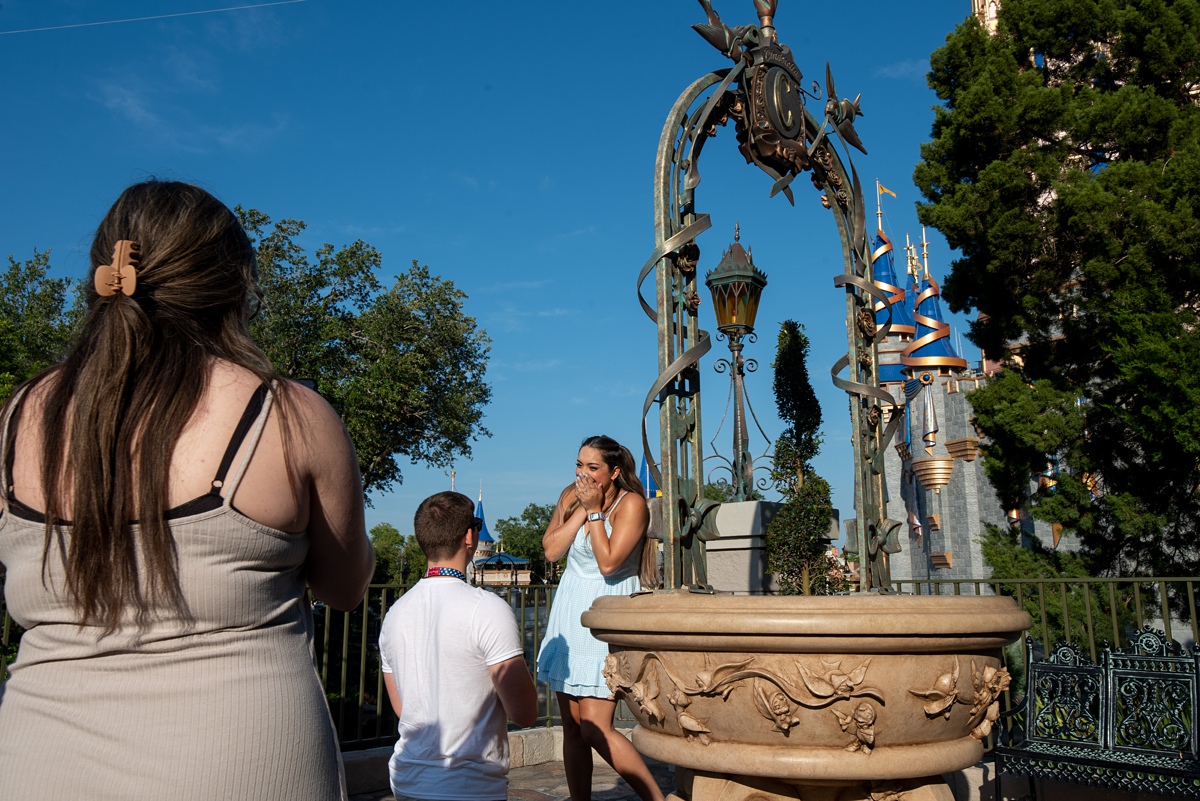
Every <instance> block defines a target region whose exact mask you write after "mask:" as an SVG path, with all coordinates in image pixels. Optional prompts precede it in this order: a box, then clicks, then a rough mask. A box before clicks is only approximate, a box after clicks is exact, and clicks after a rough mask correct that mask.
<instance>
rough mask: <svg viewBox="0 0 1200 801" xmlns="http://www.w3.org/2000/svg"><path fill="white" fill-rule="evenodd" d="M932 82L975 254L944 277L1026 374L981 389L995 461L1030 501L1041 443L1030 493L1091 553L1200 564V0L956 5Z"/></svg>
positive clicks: (1038, 511) (932, 185)
mask: <svg viewBox="0 0 1200 801" xmlns="http://www.w3.org/2000/svg"><path fill="white" fill-rule="evenodd" d="M929 83H930V86H931V87H932V88H933V89H934V91H936V92H937V95H938V97H939V98H940V99H941V100H942V101H943V103H944V105H943V106H941V107H938V108H937V109H936V111H935V113H936V116H935V120H934V124H933V131H932V137H933V138H932V141H930V142H929V143H927V144H925V145H923V146H922V150H921V153H922V158H923V161H922V163H921V164H919V165H918V166H917V168H916V171H915V173H914V179H915V181H916V183H917V185H918V186H919V187H920V189H921V191H922V193H923V194H924V196H925V198H926V199H927V200H928V201H929V202H928V203H927V204H924V205H922V206H921V207H920V209H919V214H920V217H921V220H922V222H925V223H927V224H929V225H932V226H934V227H936V228H938V229H939V230H940V231H942V233H943V234H945V236H946V239H947V241H948V242H949V244H950V245H951V247H954V248H956V249H958V250H959V251H960V253H961V257H960V258H959V259H958V260H956V261H955V262H954V263H953V265H952V271H951V273H950V276H949V277H948V279H947V280H946V282H945V284H944V287H943V289H944V291H943V296H944V297H945V298H946V299H947V301H948V302H949V304H950V307H951V308H952V309H954V310H955V311H966V310H970V309H972V308H973V309H977V310H978V311H979V313H980V314H979V318H978V320H977V321H976V322H975V323H974V324H973V325H972V329H971V339H972V340H973V341H974V342H975V343H977V344H978V345H980V346H981V347H982V348H983V350H984V352H985V353H987V354H989V356H991V357H992V358H1000V357H1001V356H1003V355H1004V354H1009V356H1010V358H1009V359H1008V363H1007V365H1006V369H1007V370H1009V371H1010V372H1016V373H1018V374H1019V376H1020V379H1021V380H1017V379H1015V378H1014V379H1012V380H1001V381H997V382H994V383H992V384H991V385H989V386H987V387H985V388H983V389H980V390H979V391H978V392H976V393H975V394H974V395H973V396H972V402H973V404H975V406H976V408H977V409H980V410H982V412H981V413H980V414H979V425H980V427H981V429H982V430H983V431H984V433H985V434H987V435H988V436H989V437H991V438H992V441H993V442H992V445H991V447H990V448H989V456H988V458H989V461H990V463H991V465H990V466H989V475H992V476H993V477H997V476H999V479H998V480H999V484H998V485H997V488H998V489H999V490H1000V493H1001V494H1002V495H1010V496H1014V497H1013V498H1011V499H1012V500H1016V499H1017V498H1016V497H1015V496H1020V495H1022V494H1023V493H1021V492H1020V491H1019V490H1020V486H1019V485H1020V481H1019V480H1018V477H1019V475H1020V474H1021V473H1022V472H1023V471H1026V470H1030V469H1032V470H1033V471H1035V472H1041V470H1042V469H1044V468H1045V464H1044V462H1046V461H1047V460H1049V461H1050V462H1051V465H1052V467H1054V468H1055V469H1056V470H1057V471H1058V475H1057V480H1058V481H1057V484H1056V485H1055V492H1054V494H1053V495H1049V494H1044V493H1043V494H1042V495H1035V496H1034V497H1032V498H1030V499H1029V501H1030V502H1031V506H1032V511H1033V514H1035V515H1036V516H1038V517H1040V518H1042V519H1045V520H1048V521H1051V522H1057V523H1061V524H1062V525H1063V526H1064V527H1065V528H1067V529H1068V530H1074V531H1076V532H1078V534H1079V535H1080V538H1081V541H1082V543H1083V545H1084V547H1085V549H1086V550H1087V552H1088V554H1089V555H1090V557H1091V558H1092V560H1093V561H1092V564H1093V568H1094V569H1104V570H1110V571H1117V572H1122V573H1124V572H1129V573H1133V572H1143V573H1145V572H1152V573H1157V574H1159V575H1194V574H1195V573H1196V571H1197V568H1200V548H1198V547H1197V542H1198V537H1200V525H1198V523H1200V495H1198V494H1197V491H1196V488H1197V486H1198V485H1200V336H1198V335H1197V331H1200V328H1198V325H1200V320H1198V319H1197V318H1198V312H1200V105H1197V99H1198V97H1200V3H1197V2H1196V0H1127V2H1124V3H1116V2H1112V1H1111V0H1004V3H1003V4H1002V6H1001V10H1000V18H999V29H998V31H997V33H996V34H995V35H989V34H988V33H987V32H986V31H985V30H984V29H983V28H982V26H981V25H980V24H979V23H978V22H977V21H975V20H974V19H973V18H972V19H969V20H968V21H966V22H965V23H963V24H962V25H960V26H959V27H958V29H956V30H955V31H954V33H953V34H951V35H950V36H949V37H948V38H947V40H946V45H945V46H944V47H943V48H941V49H940V50H938V51H936V52H935V53H934V54H933V56H932V59H931V72H930V73H929ZM1014 356H1015V358H1014ZM1038 412H1041V413H1040V414H1038ZM1039 448H1045V449H1046V450H1044V451H1043V452H1042V453H1041V454H1036V453H1035V451H1036V450H1038V449H1039ZM1039 461H1041V462H1043V464H1041V465H1040V466H1039V465H1038V464H1037V463H1038V462H1039ZM1006 502H1007V500H1006Z"/></svg>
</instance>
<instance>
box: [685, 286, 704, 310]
mask: <svg viewBox="0 0 1200 801" xmlns="http://www.w3.org/2000/svg"><path fill="white" fill-rule="evenodd" d="M683 305H684V306H687V310H688V311H690V312H692V313H695V311H696V309H698V308H700V295H699V293H697V292H696V290H694V289H689V290H688V291H687V294H686V295H685V296H684V298H683Z"/></svg>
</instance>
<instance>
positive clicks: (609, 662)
mask: <svg viewBox="0 0 1200 801" xmlns="http://www.w3.org/2000/svg"><path fill="white" fill-rule="evenodd" d="M624 656H625V655H624V654H621V656H620V657H618V656H617V655H616V654H609V655H608V656H606V657H604V669H603V670H602V671H600V675H602V676H604V683H605V684H607V685H608V691H609V692H610V693H612V694H613V695H616V694H617V693H621V692H624V691H625V689H626V688H627V687H628V686H629V683H628V682H627V681H626V680H625V675H624V672H623V671H622V670H621V668H622V665H621V662H622V661H623V659H624Z"/></svg>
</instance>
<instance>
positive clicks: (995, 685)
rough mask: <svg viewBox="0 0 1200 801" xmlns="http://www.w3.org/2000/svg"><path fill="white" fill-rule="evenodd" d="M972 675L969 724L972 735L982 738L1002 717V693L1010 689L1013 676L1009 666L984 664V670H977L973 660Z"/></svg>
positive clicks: (989, 732)
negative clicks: (1010, 673)
mask: <svg viewBox="0 0 1200 801" xmlns="http://www.w3.org/2000/svg"><path fill="white" fill-rule="evenodd" d="M971 676H972V678H973V679H974V682H973V683H974V693H973V694H972V698H971V712H970V715H971V719H970V721H969V722H968V724H967V725H968V726H973V727H974V728H972V729H971V736H972V737H974V738H975V739H977V740H982V739H983V738H984V737H987V736H988V735H989V734H991V732H992V724H993V723H995V722H996V721H997V720H998V719H999V717H1000V693H1002V692H1004V691H1005V690H1007V689H1008V685H1009V684H1011V683H1012V676H1010V675H1009V674H1008V669H1007V668H1000V669H999V670H997V669H996V668H994V667H992V666H991V665H984V666H983V670H975V663H974V661H972V662H971Z"/></svg>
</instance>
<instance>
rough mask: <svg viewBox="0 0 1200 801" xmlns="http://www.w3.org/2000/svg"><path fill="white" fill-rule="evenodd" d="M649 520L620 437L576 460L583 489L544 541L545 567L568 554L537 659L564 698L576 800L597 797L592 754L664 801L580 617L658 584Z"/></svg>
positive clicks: (565, 495) (563, 498) (541, 674)
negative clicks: (619, 725)
mask: <svg viewBox="0 0 1200 801" xmlns="http://www.w3.org/2000/svg"><path fill="white" fill-rule="evenodd" d="M649 522H650V513H649V510H648V508H647V506H646V497H645V490H644V489H643V487H642V482H641V481H639V480H638V477H637V469H636V468H635V467H634V465H633V455H632V454H631V453H630V452H629V449H628V448H625V447H623V446H622V445H621V444H619V443H618V442H617V441H616V440H614V439H612V438H611V437H606V436H597V437H588V438H587V439H585V440H584V441H583V444H582V445H581V446H580V448H579V456H578V458H577V459H576V461H575V481H574V482H573V483H572V484H570V485H569V486H568V487H567V488H566V489H564V490H563V491H562V493H561V494H560V495H559V498H558V504H557V505H556V506H555V508H554V515H553V516H552V517H551V518H550V524H549V525H548V526H547V527H546V532H545V534H544V535H543V536H542V548H543V549H544V550H545V551H546V559H547V560H549V561H551V562H554V561H557V560H558V559H561V558H562V556H563V554H567V567H566V570H565V571H563V577H562V582H561V583H560V584H559V585H558V592H557V593H555V596H554V604H553V605H552V606H551V609H550V619H549V621H547V623H546V636H545V639H544V640H543V641H542V649H541V653H539V655H538V680H540V681H544V682H548V683H549V685H550V689H552V690H554V692H555V693H556V694H557V696H558V708H559V711H560V712H561V714H562V723H563V768H564V770H565V772H566V774H567V787H568V789H569V790H570V792H571V798H572V799H573V801H587V799H590V798H591V795H592V749H595V750H596V752H597V753H598V754H600V756H601V757H603V758H604V761H605V762H607V763H608V764H610V765H612V767H613V769H614V770H616V771H617V773H619V774H620V775H621V778H623V779H625V781H626V782H628V783H629V786H630V787H632V788H633V790H634V792H636V793H637V794H638V795H639V796H640V797H641V798H642V799H643V801H663V795H662V791H661V790H660V789H659V787H658V784H657V783H656V782H655V781H654V777H653V776H652V775H651V774H650V771H649V769H648V768H647V767H646V763H645V761H643V760H642V757H641V755H640V754H639V753H638V752H637V751H636V750H634V747H633V745H632V744H631V743H630V742H629V740H627V739H625V737H624V736H623V735H621V734H620V733H618V732H617V730H616V729H615V728H613V715H614V713H615V712H616V709H617V702H616V701H615V700H614V699H613V697H612V693H611V692H609V689H608V685H607V684H606V683H605V680H604V676H603V670H604V660H605V657H606V656H607V655H608V646H607V645H605V644H604V643H602V642H600V641H599V640H597V639H596V638H595V637H593V636H592V634H591V632H590V631H588V630H587V629H585V628H584V627H583V624H582V623H581V622H580V620H579V616H580V615H581V614H583V612H584V611H586V610H587V609H588V607H590V606H591V605H592V601H594V600H596V598H598V597H599V596H601V595H629V594H631V593H634V592H636V591H637V590H638V588H639V585H641V586H654V583H655V581H656V578H657V568H658V565H657V559H656V558H645V559H643V556H645V557H655V556H656V554H655V552H654V551H653V550H650V549H648V548H647V546H646V531H647V528H648V526H649Z"/></svg>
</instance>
